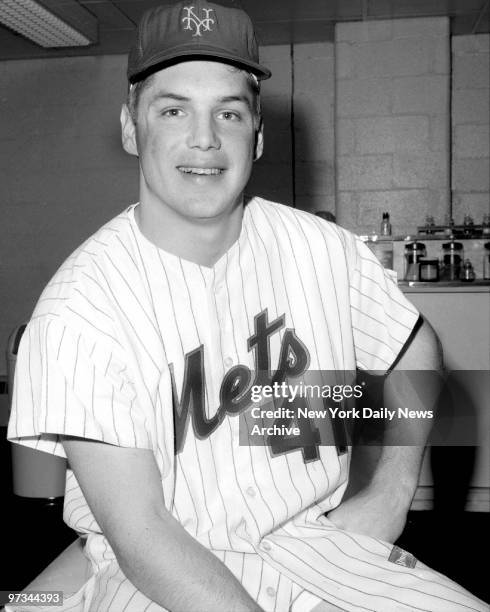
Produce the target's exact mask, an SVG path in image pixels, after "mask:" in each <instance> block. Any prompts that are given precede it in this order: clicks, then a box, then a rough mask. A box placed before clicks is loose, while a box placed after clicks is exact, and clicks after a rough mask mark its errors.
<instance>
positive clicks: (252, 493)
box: [246, 487, 256, 497]
mask: <svg viewBox="0 0 490 612" xmlns="http://www.w3.org/2000/svg"><path fill="white" fill-rule="evenodd" d="M246 492H247V495H248V496H249V497H255V495H256V493H255V489H254V488H253V487H248V489H247V491H246Z"/></svg>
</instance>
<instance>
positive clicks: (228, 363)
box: [224, 357, 233, 368]
mask: <svg viewBox="0 0 490 612" xmlns="http://www.w3.org/2000/svg"><path fill="white" fill-rule="evenodd" d="M224 364H225V368H229V367H231V366H232V365H233V359H232V358H231V357H227V358H226V359H225V361H224Z"/></svg>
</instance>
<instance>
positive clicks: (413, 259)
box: [404, 242, 426, 281]
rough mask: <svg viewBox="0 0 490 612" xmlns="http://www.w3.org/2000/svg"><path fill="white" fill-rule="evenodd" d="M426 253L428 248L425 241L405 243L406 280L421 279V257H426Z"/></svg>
mask: <svg viewBox="0 0 490 612" xmlns="http://www.w3.org/2000/svg"><path fill="white" fill-rule="evenodd" d="M425 255H426V250H425V244H424V243H423V242H410V243H409V244H407V245H405V274H404V278H405V280H407V281H418V280H419V267H420V264H419V262H420V258H421V257H425Z"/></svg>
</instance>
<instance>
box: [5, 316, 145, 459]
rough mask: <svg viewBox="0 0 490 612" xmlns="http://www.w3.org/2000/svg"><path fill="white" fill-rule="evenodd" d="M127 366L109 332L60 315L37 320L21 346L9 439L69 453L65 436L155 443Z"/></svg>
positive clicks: (118, 442)
mask: <svg viewBox="0 0 490 612" xmlns="http://www.w3.org/2000/svg"><path fill="white" fill-rule="evenodd" d="M145 425H146V419H145V417H144V414H143V413H142V411H141V410H140V409H139V407H138V402H137V397H136V393H135V390H134V386H133V385H132V383H131V380H130V377H129V376H128V371H127V367H126V365H125V364H124V362H123V361H122V360H121V358H120V356H119V355H118V354H117V352H116V350H115V347H114V346H111V345H110V343H108V342H107V341H106V338H105V337H101V338H99V339H98V338H96V337H95V338H87V337H84V336H83V335H82V334H81V333H78V332H76V331H73V330H71V329H70V328H69V327H68V326H67V325H66V324H64V323H63V321H62V320H61V319H60V318H59V317H54V316H53V317H49V316H45V317H39V318H37V319H34V320H32V321H31V322H30V323H29V324H28V326H27V328H26V330H25V332H24V334H23V336H22V340H21V342H20V345H19V351H18V355H17V360H16V366H15V381H14V389H13V393H12V412H11V415H10V421H9V427H8V434H7V435H8V438H9V440H10V441H11V442H18V443H20V444H24V445H26V446H31V447H33V448H36V449H38V450H42V451H46V452H50V453H53V454H56V455H59V456H62V457H64V456H65V454H64V451H63V447H62V445H61V444H60V443H59V436H60V435H68V436H77V437H81V438H88V439H92V440H98V441H102V442H106V443H108V444H114V445H118V446H125V447H132V448H151V442H150V436H149V434H148V432H147V429H146V426H145Z"/></svg>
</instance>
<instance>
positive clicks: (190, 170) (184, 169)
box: [179, 166, 222, 175]
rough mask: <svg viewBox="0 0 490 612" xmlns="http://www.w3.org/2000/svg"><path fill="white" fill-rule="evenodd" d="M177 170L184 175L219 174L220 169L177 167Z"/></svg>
mask: <svg viewBox="0 0 490 612" xmlns="http://www.w3.org/2000/svg"><path fill="white" fill-rule="evenodd" d="M179 170H180V171H181V172H184V173H185V174H208V175H211V174H221V172H222V170H221V168H191V167H187V166H179Z"/></svg>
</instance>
